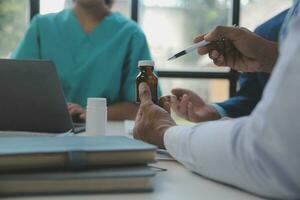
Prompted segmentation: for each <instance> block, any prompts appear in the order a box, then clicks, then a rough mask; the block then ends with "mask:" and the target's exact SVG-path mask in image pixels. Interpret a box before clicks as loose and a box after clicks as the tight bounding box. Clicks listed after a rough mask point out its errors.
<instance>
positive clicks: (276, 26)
mask: <svg viewBox="0 0 300 200" xmlns="http://www.w3.org/2000/svg"><path fill="white" fill-rule="evenodd" d="M287 12H288V10H285V11H283V12H282V13H280V14H278V15H276V16H275V17H273V18H272V19H270V20H269V21H267V22H265V23H264V24H262V25H260V26H259V27H257V28H256V30H255V33H256V34H258V35H260V36H261V37H264V38H266V39H267V40H271V41H278V38H279V32H280V28H281V26H282V24H283V21H284V19H285V16H286V14H287ZM268 78H269V75H267V74H264V73H243V74H241V76H240V79H239V83H240V90H239V91H238V92H237V94H236V96H234V97H231V98H230V99H228V100H227V101H225V102H222V103H218V105H219V106H221V107H222V108H223V109H224V110H225V111H226V113H227V115H228V116H229V117H234V118H236V117H242V116H246V115H249V114H250V113H251V112H252V110H253V109H254V108H255V106H256V105H257V103H258V102H259V101H260V99H261V96H262V93H263V90H264V87H265V84H266V82H267V80H268Z"/></svg>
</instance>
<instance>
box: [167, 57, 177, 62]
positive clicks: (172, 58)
mask: <svg viewBox="0 0 300 200" xmlns="http://www.w3.org/2000/svg"><path fill="white" fill-rule="evenodd" d="M175 58H176V57H175V56H172V57H171V58H169V59H168V61H170V60H174V59H175Z"/></svg>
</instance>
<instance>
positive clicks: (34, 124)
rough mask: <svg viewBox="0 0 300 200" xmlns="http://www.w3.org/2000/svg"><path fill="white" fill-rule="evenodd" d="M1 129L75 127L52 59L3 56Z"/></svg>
mask: <svg viewBox="0 0 300 200" xmlns="http://www.w3.org/2000/svg"><path fill="white" fill-rule="evenodd" d="M0 131H20V132H38V133H50V134H59V133H67V132H72V131H74V128H73V123H72V119H71V116H70V115H69V112H68V108H67V103H66V100H65V97H64V94H63V90H62V86H61V83H60V80H59V77H58V75H57V72H56V69H55V66H54V63H53V62H51V61H40V60H39V61H38V60H34V61H33V60H12V59H0Z"/></svg>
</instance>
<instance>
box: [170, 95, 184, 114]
mask: <svg viewBox="0 0 300 200" xmlns="http://www.w3.org/2000/svg"><path fill="white" fill-rule="evenodd" d="M183 100H184V101H183ZM171 108H172V110H173V111H174V112H175V113H176V114H177V115H178V116H179V117H182V118H185V119H186V118H187V111H186V97H184V98H182V99H181V101H179V100H178V99H177V97H175V96H171Z"/></svg>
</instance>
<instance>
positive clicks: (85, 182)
mask: <svg viewBox="0 0 300 200" xmlns="http://www.w3.org/2000/svg"><path fill="white" fill-rule="evenodd" d="M154 175H155V174H154V172H153V171H152V170H151V169H150V168H148V167H117V168H106V169H97V170H88V171H82V172H79V171H73V172H34V173H17V174H2V175H1V176H0V195H1V196H4V195H8V196H10V195H39V194H68V193H72V194H83V193H102V192H104V193H116V192H149V191H152V190H153V185H152V180H151V178H152V177H153V176H154Z"/></svg>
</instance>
